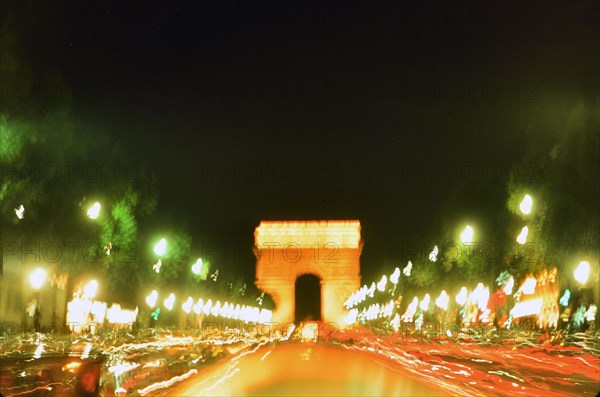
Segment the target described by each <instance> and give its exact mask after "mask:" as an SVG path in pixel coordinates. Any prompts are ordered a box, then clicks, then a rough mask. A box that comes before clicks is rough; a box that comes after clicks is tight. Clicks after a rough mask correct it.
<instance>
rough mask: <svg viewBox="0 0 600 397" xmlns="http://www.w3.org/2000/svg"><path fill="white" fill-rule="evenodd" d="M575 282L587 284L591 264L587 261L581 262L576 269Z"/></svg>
mask: <svg viewBox="0 0 600 397" xmlns="http://www.w3.org/2000/svg"><path fill="white" fill-rule="evenodd" d="M574 276H575V280H577V281H578V282H579V283H581V284H585V283H586V282H587V281H588V278H589V277H590V264H589V262H586V261H581V262H579V266H577V269H575V274H574Z"/></svg>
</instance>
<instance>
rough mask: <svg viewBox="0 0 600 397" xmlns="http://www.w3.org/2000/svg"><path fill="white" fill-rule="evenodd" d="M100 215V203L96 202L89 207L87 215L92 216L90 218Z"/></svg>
mask: <svg viewBox="0 0 600 397" xmlns="http://www.w3.org/2000/svg"><path fill="white" fill-rule="evenodd" d="M98 215H100V203H99V202H97V201H96V202H95V203H94V204H92V206H91V207H90V208H89V209H88V211H87V216H89V217H90V219H96V218H98Z"/></svg>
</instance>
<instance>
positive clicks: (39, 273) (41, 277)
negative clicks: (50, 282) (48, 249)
mask: <svg viewBox="0 0 600 397" xmlns="http://www.w3.org/2000/svg"><path fill="white" fill-rule="evenodd" d="M45 281H46V271H45V270H44V269H39V268H38V269H35V270H34V271H33V272H32V273H31V275H29V284H31V288H33V289H34V290H39V289H40V288H42V285H44V282H45Z"/></svg>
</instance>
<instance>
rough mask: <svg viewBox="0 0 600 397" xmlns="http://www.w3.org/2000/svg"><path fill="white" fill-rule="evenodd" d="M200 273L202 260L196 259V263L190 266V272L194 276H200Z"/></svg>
mask: <svg viewBox="0 0 600 397" xmlns="http://www.w3.org/2000/svg"><path fill="white" fill-rule="evenodd" d="M201 271H202V258H198V260H197V261H196V263H194V264H193V265H192V272H193V273H194V274H198V275H199V274H200V272H201Z"/></svg>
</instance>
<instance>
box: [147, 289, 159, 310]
mask: <svg viewBox="0 0 600 397" xmlns="http://www.w3.org/2000/svg"><path fill="white" fill-rule="evenodd" d="M157 299H158V292H156V290H154V291H152V292H151V293H150V295H148V296H147V297H146V303H147V304H148V306H150V309H152V308H154V306H156V300H157Z"/></svg>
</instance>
